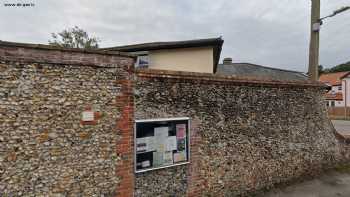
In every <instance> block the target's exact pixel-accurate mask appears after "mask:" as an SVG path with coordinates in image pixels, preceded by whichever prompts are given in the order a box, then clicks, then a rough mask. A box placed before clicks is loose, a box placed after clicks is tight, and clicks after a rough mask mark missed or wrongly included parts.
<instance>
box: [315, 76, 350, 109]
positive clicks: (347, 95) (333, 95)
mask: <svg viewBox="0 0 350 197" xmlns="http://www.w3.org/2000/svg"><path fill="white" fill-rule="evenodd" d="M349 75H350V71H346V72H337V73H326V74H322V75H321V76H320V78H319V81H321V82H323V83H325V84H327V85H328V86H330V87H331V88H330V90H329V92H327V93H326V95H325V98H326V104H327V106H329V107H345V106H348V107H349V106H350V77H349Z"/></svg>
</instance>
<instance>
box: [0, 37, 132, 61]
mask: <svg viewBox="0 0 350 197" xmlns="http://www.w3.org/2000/svg"><path fill="white" fill-rule="evenodd" d="M2 46H4V47H17V48H30V49H40V50H54V51H66V52H77V53H88V54H99V55H112V56H115V55H118V56H123V57H131V58H136V56H135V55H133V54H131V53H127V52H119V51H101V50H98V49H96V50H94V49H80V48H65V47H59V46H52V45H46V44H32V43H20V42H8V41H3V40H0V47H2Z"/></svg>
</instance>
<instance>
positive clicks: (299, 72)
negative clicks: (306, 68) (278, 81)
mask: <svg viewBox="0 0 350 197" xmlns="http://www.w3.org/2000/svg"><path fill="white" fill-rule="evenodd" d="M233 64H248V65H251V66H258V67H262V68H267V69H272V70H279V71H285V72H293V73H298V74H304V73H303V72H301V71H295V70H287V69H281V68H274V67H269V66H263V65H259V64H253V63H248V62H234V63H231V65H233ZM226 65H227V64H226ZM228 65H230V64H228Z"/></svg>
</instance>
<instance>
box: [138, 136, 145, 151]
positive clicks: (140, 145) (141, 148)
mask: <svg viewBox="0 0 350 197" xmlns="http://www.w3.org/2000/svg"><path fill="white" fill-rule="evenodd" d="M145 151H147V138H137V139H136V152H145Z"/></svg>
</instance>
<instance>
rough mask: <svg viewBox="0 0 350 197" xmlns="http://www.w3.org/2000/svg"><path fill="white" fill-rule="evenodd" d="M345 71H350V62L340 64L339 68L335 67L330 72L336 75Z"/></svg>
mask: <svg viewBox="0 0 350 197" xmlns="http://www.w3.org/2000/svg"><path fill="white" fill-rule="evenodd" d="M343 71H350V62H347V63H344V64H339V65H337V66H334V67H333V68H330V69H329V72H331V73H335V72H343Z"/></svg>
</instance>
